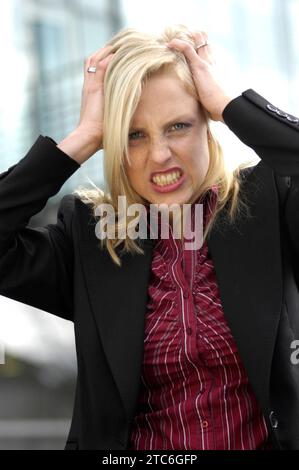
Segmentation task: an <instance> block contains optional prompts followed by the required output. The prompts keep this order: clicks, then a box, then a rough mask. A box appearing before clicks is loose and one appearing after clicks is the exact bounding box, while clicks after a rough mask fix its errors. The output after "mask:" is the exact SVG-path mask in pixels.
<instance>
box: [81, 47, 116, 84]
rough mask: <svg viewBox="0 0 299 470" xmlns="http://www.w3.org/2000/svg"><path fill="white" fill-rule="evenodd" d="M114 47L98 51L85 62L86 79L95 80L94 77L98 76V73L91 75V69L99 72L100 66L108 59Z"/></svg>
mask: <svg viewBox="0 0 299 470" xmlns="http://www.w3.org/2000/svg"><path fill="white" fill-rule="evenodd" d="M111 50H112V47H111V46H106V47H103V48H101V49H99V50H98V51H96V52H95V53H94V54H91V55H90V56H89V57H87V59H85V61H84V72H85V78H91V79H92V78H93V77H92V76H94V75H96V73H90V72H88V71H87V70H88V68H89V67H96V69H97V71H98V64H99V63H100V62H101V61H102V60H104V59H105V58H106V57H108V56H109V55H110V53H111Z"/></svg>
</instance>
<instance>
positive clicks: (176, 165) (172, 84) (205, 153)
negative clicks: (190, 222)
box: [125, 72, 209, 205]
mask: <svg viewBox="0 0 299 470" xmlns="http://www.w3.org/2000/svg"><path fill="white" fill-rule="evenodd" d="M129 158H130V162H131V165H129V163H128V162H127V161H126V160H125V171H126V174H127V176H128V179H129V182H130V184H131V186H132V187H133V189H134V190H135V191H136V192H137V193H138V194H139V195H140V196H142V197H143V198H144V199H145V200H147V201H148V202H150V203H153V204H161V203H164V204H167V205H170V204H174V203H176V204H185V203H187V202H189V201H190V199H191V197H192V195H193V194H194V191H195V190H196V188H198V186H199V184H201V183H202V182H203V180H204V178H205V176H206V173H207V171H208V166H209V148H208V136H207V123H206V121H205V118H204V116H203V113H202V110H201V107H200V103H199V101H198V100H196V99H195V98H194V97H193V96H191V95H190V94H189V93H187V91H186V90H185V88H184V87H183V84H182V82H181V81H180V80H179V78H177V76H176V75H175V74H174V73H173V72H167V73H165V72H164V73H159V72H158V73H156V74H155V75H153V76H152V77H151V78H150V79H149V80H148V82H147V84H146V86H145V88H144V91H143V93H142V95H141V98H140V101H139V103H138V106H137V109H136V111H135V113H134V116H133V119H132V122H131V126H130V131H129Z"/></svg>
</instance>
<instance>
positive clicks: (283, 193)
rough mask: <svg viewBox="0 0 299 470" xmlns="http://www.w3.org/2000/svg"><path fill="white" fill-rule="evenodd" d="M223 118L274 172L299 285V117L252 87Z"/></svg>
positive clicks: (229, 105) (232, 103) (229, 108)
mask: <svg viewBox="0 0 299 470" xmlns="http://www.w3.org/2000/svg"><path fill="white" fill-rule="evenodd" d="M223 119H224V121H225V123H226V124H227V125H228V127H229V128H230V129H231V130H232V131H233V132H234V133H235V134H236V135H237V136H238V137H239V139H240V140H241V141H242V142H243V143H244V144H246V145H248V146H249V147H251V148H252V149H253V150H254V151H255V152H256V153H257V155H258V156H259V157H260V158H261V159H262V160H263V162H264V163H265V164H267V165H268V166H269V168H271V169H272V170H273V172H274V180H275V183H276V187H277V192H278V197H279V200H280V207H281V213H282V219H283V228H284V229H285V230H286V232H287V233H286V239H287V240H288V245H289V247H290V250H291V253H292V262H293V267H294V272H295V277H296V280H297V284H298V287H299V118H298V117H296V116H293V115H291V114H289V113H287V112H285V111H282V110H281V109H279V108H278V107H277V106H274V105H273V104H272V103H270V102H269V101H267V100H266V99H265V98H263V97H262V96H261V95H259V94H258V93H256V92H255V91H254V90H252V89H249V90H246V91H245V92H243V93H242V95H241V96H239V97H237V98H235V99H233V100H232V101H231V102H230V103H229V104H228V105H227V106H226V108H225V109H224V111H223Z"/></svg>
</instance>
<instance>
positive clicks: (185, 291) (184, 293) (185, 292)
mask: <svg viewBox="0 0 299 470" xmlns="http://www.w3.org/2000/svg"><path fill="white" fill-rule="evenodd" d="M183 297H184V299H188V297H189V292H188V291H187V290H184V292H183Z"/></svg>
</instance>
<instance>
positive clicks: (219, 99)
mask: <svg viewBox="0 0 299 470" xmlns="http://www.w3.org/2000/svg"><path fill="white" fill-rule="evenodd" d="M192 36H193V38H194V41H195V44H196V45H199V44H203V43H204V42H205V41H208V35H207V33H205V32H203V31H200V32H195V33H192ZM167 46H168V47H170V48H173V49H176V50H178V51H180V52H182V53H183V54H184V56H185V57H186V59H187V62H188V64H189V68H190V70H191V73H192V76H193V80H194V83H195V86H196V89H197V93H198V97H199V101H200V102H201V103H202V105H203V107H204V108H205V109H206V110H207V112H208V113H209V115H210V117H211V119H213V120H214V121H222V122H224V120H223V117H222V113H223V110H224V108H225V107H226V105H227V104H228V103H229V102H230V101H231V100H232V99H233V98H232V97H230V96H229V94H228V93H226V92H225V90H224V89H223V87H222V86H221V84H220V81H219V80H218V79H217V77H216V70H215V61H214V59H213V56H212V51H211V46H210V45H206V46H203V47H200V48H199V49H197V51H196V50H195V49H194V46H192V45H191V44H190V43H188V42H186V41H183V40H181V39H172V40H171V41H170V42H169V43H168V44H167Z"/></svg>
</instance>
